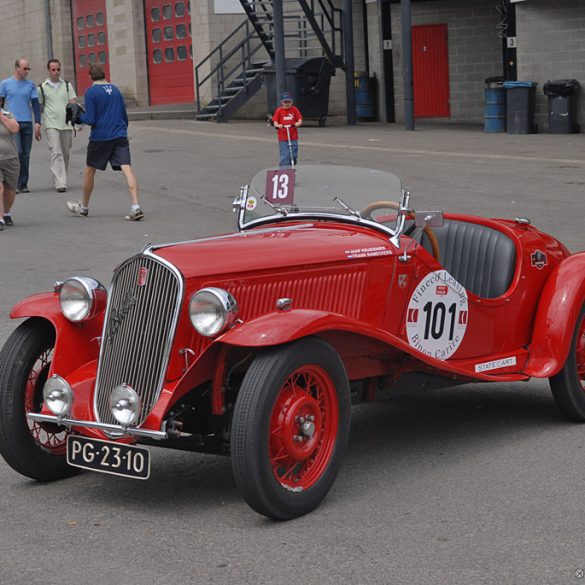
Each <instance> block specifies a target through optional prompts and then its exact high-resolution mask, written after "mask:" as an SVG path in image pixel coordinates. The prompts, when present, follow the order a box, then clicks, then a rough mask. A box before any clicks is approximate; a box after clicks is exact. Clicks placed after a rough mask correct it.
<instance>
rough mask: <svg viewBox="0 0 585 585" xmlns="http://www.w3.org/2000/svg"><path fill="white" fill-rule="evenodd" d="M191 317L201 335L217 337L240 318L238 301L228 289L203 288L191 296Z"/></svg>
mask: <svg viewBox="0 0 585 585" xmlns="http://www.w3.org/2000/svg"><path fill="white" fill-rule="evenodd" d="M189 318H190V319H191V323H192V324H193V327H195V329H196V331H197V333H199V335H203V336H204V337H216V336H217V335H219V334H220V333H223V332H224V331H225V330H226V329H227V328H228V327H231V326H232V325H233V324H234V323H235V321H236V320H237V319H238V303H237V302H236V300H235V299H234V297H233V296H232V295H231V294H230V293H229V292H228V291H227V290H224V289H222V288H216V287H207V288H202V289H201V290H198V291H197V292H196V293H194V294H193V295H192V296H191V300H190V301H189Z"/></svg>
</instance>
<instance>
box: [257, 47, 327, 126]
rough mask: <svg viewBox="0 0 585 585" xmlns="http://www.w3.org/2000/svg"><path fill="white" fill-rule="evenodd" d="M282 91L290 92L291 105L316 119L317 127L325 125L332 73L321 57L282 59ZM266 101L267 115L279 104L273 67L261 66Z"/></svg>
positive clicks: (274, 67) (272, 65) (305, 116)
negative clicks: (283, 62) (262, 68)
mask: <svg viewBox="0 0 585 585" xmlns="http://www.w3.org/2000/svg"><path fill="white" fill-rule="evenodd" d="M285 72H286V91H291V92H292V93H293V95H294V105H295V106H297V108H299V110H300V111H301V114H302V115H303V118H305V119H306V118H309V119H311V118H316V119H317V120H319V126H325V120H326V118H327V113H328V112H329V85H330V83H331V76H332V75H333V73H334V72H335V70H334V68H333V66H332V65H331V64H330V63H329V61H327V59H325V58H324V57H310V58H299V59H285ZM264 82H265V84H266V100H267V106H268V112H269V114H270V115H272V114H273V113H274V110H275V109H276V108H277V107H278V105H279V100H278V99H277V96H276V66H275V65H274V63H272V64H270V65H268V66H267V67H265V68H264Z"/></svg>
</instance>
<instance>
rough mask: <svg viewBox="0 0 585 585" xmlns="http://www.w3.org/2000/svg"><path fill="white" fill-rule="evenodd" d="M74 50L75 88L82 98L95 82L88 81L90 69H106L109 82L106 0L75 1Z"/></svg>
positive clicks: (73, 10) (73, 12) (72, 4)
mask: <svg viewBox="0 0 585 585" xmlns="http://www.w3.org/2000/svg"><path fill="white" fill-rule="evenodd" d="M71 9H72V18H73V49H74V53H75V72H76V74H75V89H76V90H77V94H78V95H83V94H84V93H85V91H86V90H87V88H88V87H89V86H90V85H91V84H92V83H93V82H92V81H91V79H90V78H89V73H88V70H89V66H90V65H91V64H92V63H99V64H100V65H103V66H104V69H105V71H106V78H107V79H108V80H109V79H110V65H109V62H110V59H109V57H108V29H107V26H106V0H73V2H72V3H71Z"/></svg>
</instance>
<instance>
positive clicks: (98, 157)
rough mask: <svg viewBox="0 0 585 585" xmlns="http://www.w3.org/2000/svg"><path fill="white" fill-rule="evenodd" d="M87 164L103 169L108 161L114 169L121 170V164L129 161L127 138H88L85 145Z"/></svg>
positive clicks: (127, 163)
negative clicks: (87, 142)
mask: <svg viewBox="0 0 585 585" xmlns="http://www.w3.org/2000/svg"><path fill="white" fill-rule="evenodd" d="M86 162H87V166H88V167H93V168H94V169H98V170H99V171H105V170H106V167H107V166H108V163H110V165H111V166H112V169H114V170H115V171H119V170H121V166H122V165H129V164H131V163H130V143H129V142H128V138H114V140H90V141H89V144H88V145H87V159H86Z"/></svg>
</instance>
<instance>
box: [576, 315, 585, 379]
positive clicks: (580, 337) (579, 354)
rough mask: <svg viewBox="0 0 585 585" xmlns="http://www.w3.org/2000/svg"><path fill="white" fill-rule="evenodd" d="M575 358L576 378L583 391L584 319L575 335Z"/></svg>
mask: <svg viewBox="0 0 585 585" xmlns="http://www.w3.org/2000/svg"><path fill="white" fill-rule="evenodd" d="M575 357H576V358H577V376H578V377H579V380H581V387H582V388H583V390H585V317H584V318H583V319H582V320H581V325H580V326H579V331H578V333H577V343H576V345H575Z"/></svg>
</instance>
